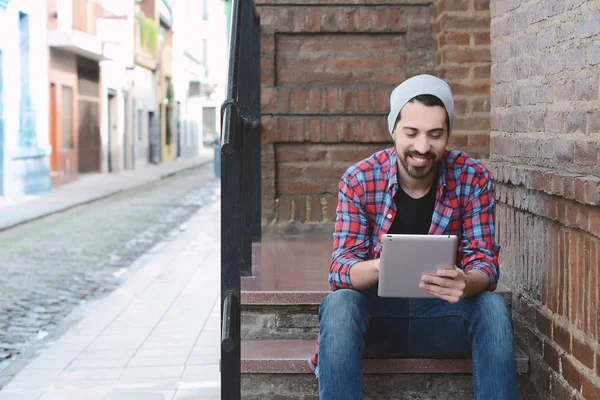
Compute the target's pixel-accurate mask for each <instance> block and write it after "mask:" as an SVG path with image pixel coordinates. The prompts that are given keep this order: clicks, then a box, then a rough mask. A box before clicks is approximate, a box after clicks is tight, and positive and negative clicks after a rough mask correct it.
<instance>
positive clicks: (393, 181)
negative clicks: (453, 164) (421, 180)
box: [387, 147, 450, 190]
mask: <svg viewBox="0 0 600 400" xmlns="http://www.w3.org/2000/svg"><path fill="white" fill-rule="evenodd" d="M449 156H450V153H449V151H448V150H446V151H445V152H444V155H443V156H442V165H441V167H440V176H439V179H438V187H443V188H446V187H447V186H448V181H447V177H446V175H447V174H448V165H447V163H446V160H447V159H448V157H449ZM389 160H390V161H389V162H390V165H389V168H388V172H387V181H388V186H387V188H388V190H390V189H392V188H397V187H398V154H397V152H396V147H392V148H391V151H390V158H389Z"/></svg>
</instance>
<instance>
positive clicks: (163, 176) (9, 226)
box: [0, 159, 213, 232]
mask: <svg viewBox="0 0 600 400" xmlns="http://www.w3.org/2000/svg"><path fill="white" fill-rule="evenodd" d="M212 162H213V160H211V159H208V160H204V161H201V162H199V163H198V164H194V165H189V166H186V167H183V168H181V169H180V170H177V171H171V172H165V173H164V174H161V175H159V177H158V179H154V180H151V181H147V182H142V183H139V184H136V183H134V184H132V185H131V186H129V187H126V188H122V189H118V190H114V191H111V192H107V193H104V194H102V195H100V196H97V197H94V198H90V199H85V200H82V201H79V202H77V203H73V204H68V205H66V206H58V207H57V208H56V209H53V210H49V211H48V212H45V213H42V214H39V215H36V216H33V217H30V218H25V219H22V220H20V221H16V222H14V223H9V224H6V225H0V232H3V231H7V230H9V229H12V228H15V227H17V226H20V225H24V224H27V223H29V222H33V221H37V220H39V219H42V218H46V217H49V216H51V215H55V214H59V213H62V212H65V211H68V210H70V209H72V208H75V207H79V206H83V205H87V204H91V203H94V202H96V201H100V200H104V199H107V198H109V197H111V196H114V195H117V194H119V193H125V192H128V191H131V190H135V189H139V188H141V187H144V186H146V185H148V184H151V183H154V182H158V181H161V180H163V179H167V178H170V177H172V176H174V175H177V174H179V173H181V172H185V171H189V170H190V169H193V168H200V167H204V166H206V165H207V164H212Z"/></svg>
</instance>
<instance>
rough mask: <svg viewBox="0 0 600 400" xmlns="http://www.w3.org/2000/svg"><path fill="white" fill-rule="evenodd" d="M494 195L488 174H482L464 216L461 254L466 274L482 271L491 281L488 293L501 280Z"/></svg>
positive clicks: (474, 185)
mask: <svg viewBox="0 0 600 400" xmlns="http://www.w3.org/2000/svg"><path fill="white" fill-rule="evenodd" d="M494 197H495V193H494V185H493V183H492V180H491V178H490V177H489V175H487V174H486V175H482V176H480V177H479V179H477V181H476V182H474V184H473V190H472V192H471V195H470V196H469V199H468V203H467V206H466V207H465V212H464V215H463V237H462V240H461V246H460V252H461V257H462V261H461V264H462V268H463V270H464V271H465V273H466V272H469V271H471V270H474V269H476V270H480V271H482V272H485V273H486V274H487V275H488V277H489V278H490V285H489V287H488V290H490V291H493V290H495V289H496V286H497V284H498V279H499V278H500V269H499V267H498V255H499V253H500V246H499V245H498V244H496V240H495V221H496V215H495V200H494Z"/></svg>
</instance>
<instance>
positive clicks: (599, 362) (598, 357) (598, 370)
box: [596, 354, 600, 377]
mask: <svg viewBox="0 0 600 400" xmlns="http://www.w3.org/2000/svg"><path fill="white" fill-rule="evenodd" d="M596 375H597V376H598V377H600V354H596Z"/></svg>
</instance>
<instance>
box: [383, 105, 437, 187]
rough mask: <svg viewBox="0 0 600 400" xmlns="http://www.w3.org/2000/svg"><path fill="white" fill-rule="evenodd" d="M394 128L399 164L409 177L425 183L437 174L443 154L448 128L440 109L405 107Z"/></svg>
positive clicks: (420, 106) (421, 106)
mask: <svg viewBox="0 0 600 400" xmlns="http://www.w3.org/2000/svg"><path fill="white" fill-rule="evenodd" d="M400 115H401V118H400V121H398V123H397V124H396V127H395V128H394V142H395V143H396V150H397V152H398V161H399V162H400V164H401V165H402V167H403V168H404V170H405V171H406V173H407V174H408V176H409V177H411V178H413V179H425V178H427V177H429V176H431V174H434V173H435V172H436V167H437V165H438V163H439V161H440V160H441V159H442V156H443V154H444V152H445V151H446V145H447V143H448V127H447V126H446V110H445V109H444V108H443V107H439V106H434V107H428V106H425V105H423V104H421V103H417V102H415V103H407V104H406V105H405V106H404V108H403V109H402V111H401V113H400Z"/></svg>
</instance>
